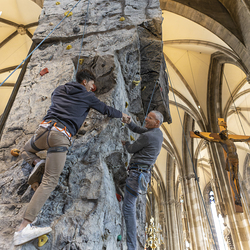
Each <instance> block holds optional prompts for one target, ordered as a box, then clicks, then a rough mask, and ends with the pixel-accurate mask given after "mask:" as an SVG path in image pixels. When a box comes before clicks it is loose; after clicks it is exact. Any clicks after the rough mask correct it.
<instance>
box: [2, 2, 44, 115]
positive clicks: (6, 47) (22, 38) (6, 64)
mask: <svg viewBox="0 0 250 250" xmlns="http://www.w3.org/2000/svg"><path fill="white" fill-rule="evenodd" d="M0 12H1V15H0V30H1V31H0V55H1V57H0V83H2V82H3V81H4V80H5V79H6V78H7V77H8V75H9V74H10V72H12V71H13V70H14V69H15V68H16V66H18V65H19V64H20V63H21V62H22V61H23V59H24V58H25V57H26V56H27V53H28V51H29V49H30V46H31V44H32V40H31V38H32V36H33V33H34V31H35V29H36V27H37V25H38V17H39V15H40V13H41V7H39V6H38V4H37V3H34V2H32V1H31V0H21V1H20V0H8V1H6V0H0ZM20 70H21V68H20V69H19V70H17V71H16V73H14V74H13V75H12V76H11V77H10V78H9V79H8V80H7V81H6V82H5V83H4V84H3V86H1V87H0V90H1V91H0V100H1V102H0V115H1V114H2V113H3V111H4V108H5V105H6V103H7V101H8V99H9V96H10V94H11V91H12V89H13V87H14V85H15V83H16V80H17V77H18V75H19V73H20Z"/></svg>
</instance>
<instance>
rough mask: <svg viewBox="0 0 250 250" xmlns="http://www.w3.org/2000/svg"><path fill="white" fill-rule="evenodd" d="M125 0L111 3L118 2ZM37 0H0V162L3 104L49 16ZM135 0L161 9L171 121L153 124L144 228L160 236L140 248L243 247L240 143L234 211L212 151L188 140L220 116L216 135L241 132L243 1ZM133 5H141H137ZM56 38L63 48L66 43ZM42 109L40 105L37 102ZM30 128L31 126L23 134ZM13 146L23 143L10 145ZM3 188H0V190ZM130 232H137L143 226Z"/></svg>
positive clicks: (245, 89) (249, 21) (245, 169)
mask: <svg viewBox="0 0 250 250" xmlns="http://www.w3.org/2000/svg"><path fill="white" fill-rule="evenodd" d="M131 1H132V0H130V1H129V0H124V1H121V2H123V4H125V5H126V4H129V3H130V2H131ZM46 2H53V3H54V4H55V2H56V1H48V0H47V1H46V0H22V1H19V0H8V1H6V0H0V55H1V56H0V84H1V83H2V82H4V83H3V84H1V86H0V99H1V102H0V118H1V120H0V134H1V137H2V139H1V140H2V144H1V161H5V160H4V159H5V157H7V156H6V153H3V150H5V151H4V152H6V148H9V149H10V148H13V145H14V144H15V143H16V144H15V145H17V144H18V143H17V142H15V143H14V144H8V145H7V146H6V145H5V142H4V141H3V140H4V135H5V133H6V131H7V132H9V131H10V129H8V128H9V127H11V126H12V124H11V123H10V122H9V125H8V124H7V125H6V122H7V121H8V119H10V118H9V117H11V116H12V115H11V112H13V111H12V106H13V104H14V103H15V102H17V101H15V100H16V96H17V95H18V93H19V88H20V86H22V81H23V79H24V76H25V75H26V78H27V77H28V76H27V75H28V74H29V77H32V74H31V73H27V68H28V69H29V70H30V72H32V67H33V66H32V67H30V68H29V62H28V61H27V62H24V63H22V62H23V60H24V59H25V58H26V56H27V55H28V53H30V51H32V50H33V49H34V46H36V45H37V41H38V42H39V41H40V40H39V39H38V38H37V37H36V39H32V38H33V35H34V33H35V32H36V29H37V27H38V26H39V25H40V21H39V18H40V15H41V12H42V11H43V12H45V11H46V12H47V13H49V12H50V10H49V7H46V6H44V5H45V3H46ZM64 2H68V3H72V4H75V3H76V1H73V0H71V1H69V0H63V1H61V3H62V4H63V3H64ZM85 2H87V1H85ZM98 2H101V1H98ZM104 2H106V1H104ZM118 2H120V1H118ZM141 2H142V1H138V6H137V9H140V4H139V3H141ZM145 2H148V3H147V5H150V4H151V3H152V2H154V3H155V4H156V5H157V3H158V5H159V8H160V10H161V16H162V19H161V20H162V23H161V34H160V35H161V44H162V55H163V57H164V62H165V73H166V75H167V85H168V90H169V92H168V99H167V100H165V102H167V104H168V106H167V109H168V112H169V114H170V115H171V118H169V119H165V122H164V123H163V124H162V126H161V130H162V132H163V134H164V142H163V144H162V149H161V152H160V155H159V156H158V158H157V160H156V162H155V165H154V168H153V173H152V179H151V186H150V187H149V189H148V192H147V195H146V211H145V212H146V223H147V225H148V226H149V225H150V223H152V220H151V218H154V225H155V227H156V231H159V232H158V233H156V234H157V235H161V236H157V237H158V238H160V239H161V240H160V241H159V243H157V244H156V245H157V246H155V248H154V247H152V244H151V243H150V242H148V243H147V244H148V248H147V249H161V250H163V249H168V250H186V249H192V250H195V249H197V250H198V249H228V250H229V249H237V250H248V249H250V154H249V153H250V148H249V143H248V142H236V143H235V145H236V148H237V153H238V158H239V166H238V179H239V184H240V196H241V205H235V198H234V195H235V194H234V192H233V190H232V189H231V184H230V178H229V177H228V176H229V175H228V172H227V171H226V160H225V155H224V152H223V148H222V146H221V145H219V144H218V143H215V142H207V141H205V140H203V139H201V138H197V136H194V134H193V136H192V137H191V134H192V133H191V134H190V132H191V131H196V130H198V131H200V132H210V133H219V132H220V131H221V128H220V125H221V123H220V122H219V120H218V118H222V119H224V121H225V122H224V123H223V126H224V129H227V130H228V133H229V135H232V138H234V137H233V136H236V137H235V138H237V136H238V135H242V136H245V138H246V137H248V136H250V119H249V118H250V100H248V97H249V96H250V85H249V84H250V82H249V80H250V78H249V72H250V59H249V58H250V1H249V0H192V1H191V0H159V1H153V0H152V1H151V0H148V1H145ZM90 8H91V7H90ZM142 8H145V6H144V4H142ZM43 15H44V13H43ZM48 22H50V21H48ZM50 23H51V22H50ZM52 25H53V24H52ZM52 25H51V26H52ZM54 40H55V39H54ZM97 40H98V38H97ZM62 41H63V42H65V41H66V42H67V39H66V38H64V40H62ZM53 42H54V41H53V39H52V40H50V43H51V44H53ZM34 43H35V44H34ZM55 43H58V40H55ZM39 53H40V52H39ZM96 53H97V52H96ZM90 55H92V54H91V53H90ZM149 57H150V55H149ZM28 60H30V59H28ZM31 60H32V59H31ZM21 63H22V64H21ZM20 64H21V66H20V67H19V68H18V69H17V70H15V69H16V67H17V66H18V65H20ZM33 64H34V62H33ZM27 65H28V66H27ZM14 70H15V72H14V73H13V74H12V75H11V76H10V77H9V75H10V74H11V72H13V71H14ZM66 70H67V65H66V66H65V71H66ZM49 74H50V73H49ZM39 77H40V78H42V77H41V76H39ZM6 78H7V80H6ZM65 79H67V77H65V78H63V77H62V80H61V81H63V80H65ZM142 82H143V80H142ZM153 85H154V83H152V82H151V87H150V88H148V87H147V88H148V89H150V93H149V94H148V95H151V94H152V89H153V87H154V86H153ZM161 91H162V90H161ZM162 96H163V98H164V95H162ZM142 98H143V94H142ZM142 102H143V101H142ZM154 102H157V100H154V99H153V101H152V103H153V106H154ZM163 102H164V101H163ZM248 103H249V104H248ZM45 104H46V105H48V103H47V102H46V103H45ZM45 104H44V105H45ZM16 105H18V104H16ZM20 105H21V104H20ZM143 105H144V106H146V105H148V102H146V104H145V103H144V102H143ZM165 108H166V105H165ZM41 109H42V110H43V108H41ZM144 110H145V108H144ZM24 113H25V111H24V112H23V113H22V112H21V115H24ZM41 113H42V111H41ZM166 113H167V112H166ZM38 116H40V113H39V114H38ZM165 118H166V116H165ZM20 119H21V118H20ZM30 121H31V122H33V121H34V119H33V118H30ZM20 123H22V121H21V120H20ZM225 124H226V125H225ZM35 125H36V124H34V125H32V126H31V127H32V129H33V126H35ZM32 129H31V130H32ZM222 130H223V129H222ZM20 141H21V140H20ZM22 143H23V141H22V142H20V145H22ZM9 151H10V150H9ZM3 155H4V156H3ZM14 164H15V161H14V160H11V161H9V162H8V164H7V167H3V169H1V170H0V174H2V177H1V176H0V178H1V179H2V183H4V181H3V180H5V179H6V178H7V177H6V175H4V171H6V170H7V169H8V168H10V166H12V165H14ZM248 176H249V177H248ZM0 184H1V182H0ZM3 185H4V184H3ZM3 185H0V187H1V189H2V188H3ZM3 204H8V202H7V203H5V202H3V201H2V202H1V205H0V207H2V208H1V209H0V211H1V216H2V215H3V214H4V213H5V212H4V210H3V206H4V205H3ZM216 219H217V221H216ZM218 225H219V226H218ZM140 229H141V230H142V231H143V230H144V226H142V227H141V228H140ZM1 230H3V229H1ZM142 234H144V232H142ZM161 243H162V244H161ZM144 244H145V239H144V243H143V244H142V245H140V249H144V246H143V245H144ZM150 244H151V245H150ZM0 248H1V247H0ZM3 249H7V248H3ZM27 249H28V248H27ZM30 249H33V248H30ZM34 249H35V248H34ZM44 249H46V248H44ZM47 249H49V248H47ZM51 249H52V248H51ZM58 249H59V248H58ZM60 249H66V248H60ZM67 249H75V248H67ZM76 249H84V248H76ZM86 249H91V248H86ZM93 249H95V248H93ZM96 249H99V248H96ZM100 249H101V248H100ZM102 249H108V250H113V249H116V248H108V247H107V248H102ZM125 249H126V248H125ZM145 249H146V248H145Z"/></svg>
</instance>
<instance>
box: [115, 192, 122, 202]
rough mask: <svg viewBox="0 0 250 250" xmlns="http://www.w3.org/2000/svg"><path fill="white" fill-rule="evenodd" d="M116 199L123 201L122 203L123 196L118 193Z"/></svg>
mask: <svg viewBox="0 0 250 250" xmlns="http://www.w3.org/2000/svg"><path fill="white" fill-rule="evenodd" d="M116 198H117V200H118V201H119V202H121V201H122V196H121V195H119V194H117V193H116Z"/></svg>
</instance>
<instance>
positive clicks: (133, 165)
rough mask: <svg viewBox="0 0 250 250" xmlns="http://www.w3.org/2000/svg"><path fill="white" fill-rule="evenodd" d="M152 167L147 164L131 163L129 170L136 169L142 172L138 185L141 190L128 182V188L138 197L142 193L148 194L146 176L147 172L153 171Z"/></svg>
mask: <svg viewBox="0 0 250 250" xmlns="http://www.w3.org/2000/svg"><path fill="white" fill-rule="evenodd" d="M151 168H152V166H150V165H147V164H139V163H131V164H130V166H129V167H128V169H127V170H128V171H136V172H139V173H140V174H139V177H138V186H139V190H141V192H136V191H135V190H133V189H132V188H131V187H129V186H128V184H126V190H127V191H128V192H129V193H131V194H132V195H133V196H135V197H137V196H138V195H139V194H140V195H144V194H146V193H147V188H148V182H147V180H146V178H145V173H147V174H149V173H151Z"/></svg>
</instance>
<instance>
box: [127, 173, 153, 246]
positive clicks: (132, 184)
mask: <svg viewBox="0 0 250 250" xmlns="http://www.w3.org/2000/svg"><path fill="white" fill-rule="evenodd" d="M140 174H141V173H140V172H138V171H137V170H130V171H129V176H128V178H127V180H126V185H128V186H129V188H131V189H132V190H133V191H135V192H136V193H137V194H138V192H139V191H140V188H139V182H138V180H139V176H140ZM143 175H144V176H145V179H146V180H147V183H149V181H150V176H151V174H150V173H143ZM141 192H143V193H146V191H141ZM136 200H137V196H136V195H134V194H132V193H131V192H129V191H128V190H127V189H125V196H124V201H123V215H124V219H125V224H126V230H127V235H126V236H127V248H128V250H136V249H137V246H136V245H137V230H136Z"/></svg>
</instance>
